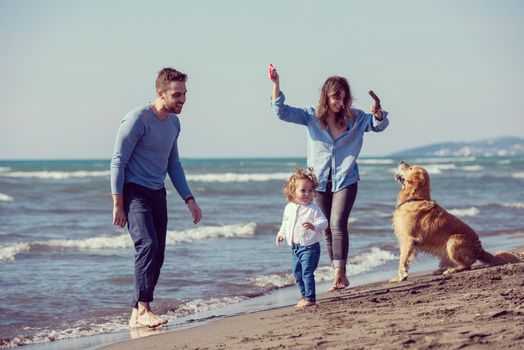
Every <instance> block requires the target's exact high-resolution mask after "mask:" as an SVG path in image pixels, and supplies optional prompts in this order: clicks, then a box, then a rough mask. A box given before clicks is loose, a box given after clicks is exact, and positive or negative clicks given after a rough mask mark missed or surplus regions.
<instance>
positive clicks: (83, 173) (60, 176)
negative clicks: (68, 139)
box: [0, 170, 110, 180]
mask: <svg viewBox="0 0 524 350" xmlns="http://www.w3.org/2000/svg"><path fill="white" fill-rule="evenodd" d="M109 175H110V171H109V170H104V171H87V170H78V171H5V172H0V176H2V177H15V178H37V179H44V180H65V179H70V178H89V177H108V176H109Z"/></svg>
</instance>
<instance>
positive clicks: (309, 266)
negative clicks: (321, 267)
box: [291, 243, 320, 302]
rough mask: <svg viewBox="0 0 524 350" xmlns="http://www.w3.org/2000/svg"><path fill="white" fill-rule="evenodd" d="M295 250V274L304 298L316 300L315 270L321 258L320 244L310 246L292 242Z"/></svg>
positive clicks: (292, 248)
mask: <svg viewBox="0 0 524 350" xmlns="http://www.w3.org/2000/svg"><path fill="white" fill-rule="evenodd" d="M291 251H292V252H293V275H294V276H295V281H296V282H297V286H298V288H299V289H300V294H301V295H302V299H304V300H307V301H311V302H315V301H316V298H317V296H316V294H315V270H316V268H317V266H318V261H319V260H320V244H319V243H315V244H312V245H309V246H305V247H304V246H301V245H299V244H294V243H293V244H292V246H291Z"/></svg>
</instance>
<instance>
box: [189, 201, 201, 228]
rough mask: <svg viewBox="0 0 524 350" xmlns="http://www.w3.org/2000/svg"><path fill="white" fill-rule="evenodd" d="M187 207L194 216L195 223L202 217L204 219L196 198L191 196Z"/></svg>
mask: <svg viewBox="0 0 524 350" xmlns="http://www.w3.org/2000/svg"><path fill="white" fill-rule="evenodd" d="M187 207H188V209H189V211H190V212H191V215H192V216H193V224H198V222H199V221H200V219H202V210H201V209H200V207H199V206H198V204H197V203H196V201H195V199H194V198H191V199H190V200H188V201H187Z"/></svg>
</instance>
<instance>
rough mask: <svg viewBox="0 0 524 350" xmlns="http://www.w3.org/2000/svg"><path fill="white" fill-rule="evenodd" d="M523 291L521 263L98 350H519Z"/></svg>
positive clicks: (415, 280)
mask: <svg viewBox="0 0 524 350" xmlns="http://www.w3.org/2000/svg"><path fill="white" fill-rule="evenodd" d="M523 287H524V263H520V264H514V265H505V266H496V267H488V268H485V267H477V268H475V269H473V270H471V271H466V272H463V273H458V274H453V275H446V276H433V275H431V274H423V275H420V276H410V278H409V279H408V280H407V281H404V282H402V283H398V284H392V283H389V282H386V281H384V282H378V283H373V284H368V285H364V286H359V287H355V288H349V289H346V290H344V291H338V292H335V293H326V294H323V295H322V296H321V297H320V299H319V301H318V304H317V306H314V307H311V308H307V309H303V310H302V309H296V308H294V307H292V306H290V307H283V308H276V309H272V310H267V311H260V312H255V313H251V314H245V315H239V316H233V317H228V318H224V319H221V320H217V321H214V322H212V323H209V324H207V325H203V326H199V327H194V328H190V329H185V330H179V331H172V332H166V333H162V334H159V335H152V336H147V337H142V338H138V339H134V340H130V341H125V342H121V343H117V344H114V345H111V346H109V347H106V348H105V349H113V350H119V349H122V350H123V349H126V350H132V349H403V348H406V349H429V348H431V349H521V348H522V347H523V346H524V288H523ZM138 335H139V334H138V333H136V334H134V336H138Z"/></svg>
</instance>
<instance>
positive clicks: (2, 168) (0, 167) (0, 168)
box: [0, 166, 11, 173]
mask: <svg viewBox="0 0 524 350" xmlns="http://www.w3.org/2000/svg"><path fill="white" fill-rule="evenodd" d="M10 170H11V168H8V167H5V166H0V173H5V172H8V171H10Z"/></svg>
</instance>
